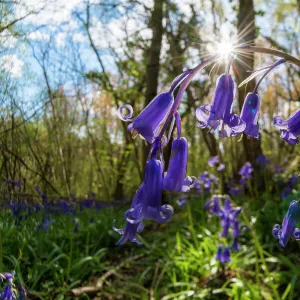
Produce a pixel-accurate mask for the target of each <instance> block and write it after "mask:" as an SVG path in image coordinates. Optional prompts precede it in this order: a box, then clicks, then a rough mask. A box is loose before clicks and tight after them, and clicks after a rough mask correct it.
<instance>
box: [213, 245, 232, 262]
mask: <svg viewBox="0 0 300 300" xmlns="http://www.w3.org/2000/svg"><path fill="white" fill-rule="evenodd" d="M216 260H217V261H219V262H220V263H222V264H226V263H229V262H231V258H230V250H229V247H224V249H223V246H222V245H219V246H218V250H217V254H216Z"/></svg>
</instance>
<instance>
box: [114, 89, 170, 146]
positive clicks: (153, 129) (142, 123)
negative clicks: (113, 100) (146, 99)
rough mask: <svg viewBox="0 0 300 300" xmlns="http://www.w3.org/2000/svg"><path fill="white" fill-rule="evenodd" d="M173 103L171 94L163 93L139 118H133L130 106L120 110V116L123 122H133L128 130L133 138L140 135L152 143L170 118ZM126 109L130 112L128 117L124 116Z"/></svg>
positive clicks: (124, 106) (122, 107)
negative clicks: (167, 118)
mask: <svg viewBox="0 0 300 300" xmlns="http://www.w3.org/2000/svg"><path fill="white" fill-rule="evenodd" d="M173 102H174V99H173V96H172V94H171V93H161V94H159V95H157V96H156V97H155V98H154V99H153V100H152V101H151V102H150V103H149V104H148V105H147V106H146V107H145V108H144V109H143V110H142V111H141V113H140V114H139V115H138V116H137V117H135V118H132V113H133V109H132V107H131V106H130V105H128V104H125V105H123V106H121V107H120V108H119V109H118V116H119V118H120V119H121V120H123V121H126V122H132V123H131V124H129V126H128V130H130V131H131V132H132V134H133V136H136V135H137V134H140V135H141V136H142V137H143V138H144V139H145V140H146V141H148V142H149V143H152V142H153V140H154V136H155V135H156V134H157V133H158V131H159V128H160V125H161V124H162V123H163V121H164V120H165V119H166V117H167V116H168V113H169V110H170V108H171V106H172V104H173ZM124 109H127V110H128V114H127V115H124V114H123V110H124Z"/></svg>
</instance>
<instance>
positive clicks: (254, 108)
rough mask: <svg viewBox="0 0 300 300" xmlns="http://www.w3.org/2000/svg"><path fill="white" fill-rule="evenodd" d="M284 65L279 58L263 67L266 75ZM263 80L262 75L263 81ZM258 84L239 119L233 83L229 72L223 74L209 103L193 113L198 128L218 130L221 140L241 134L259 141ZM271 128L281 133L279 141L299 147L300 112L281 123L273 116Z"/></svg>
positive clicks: (278, 118)
mask: <svg viewBox="0 0 300 300" xmlns="http://www.w3.org/2000/svg"><path fill="white" fill-rule="evenodd" d="M284 62H285V60H283V59H281V60H279V61H277V62H276V63H274V64H273V65H271V66H270V67H267V68H264V69H265V70H266V73H265V74H268V73H269V72H270V71H271V70H272V69H274V68H275V67H277V66H279V65H280V64H282V63H284ZM264 77H265V75H264V76H263V77H262V78H264ZM260 82H261V80H260V81H259V83H260ZM259 83H258V84H257V85H256V87H255V89H254V91H253V92H251V93H248V94H247V95H246V98H245V100H244V104H243V107H242V111H241V115H240V116H238V115H236V114H234V113H232V105H233V100H234V93H235V82H234V80H233V79H232V77H231V75H230V74H229V73H225V74H222V75H221V76H220V77H219V78H218V80H217V84H216V90H215V94H214V97H213V101H212V104H204V105H202V106H200V107H199V108H197V110H196V117H197V121H198V126H199V127H200V128H206V127H208V128H210V129H212V130H217V131H218V133H219V136H220V137H232V136H237V135H239V134H241V133H244V134H246V135H247V136H248V137H250V138H254V139H259V138H260V132H259V125H258V117H259V109H260V97H259V94H258V92H257V89H258V86H259ZM274 126H275V127H276V128H277V129H279V130H280V131H281V138H283V139H284V140H285V141H286V142H288V143H289V144H290V145H295V144H298V142H299V140H298V139H299V136H300V110H298V111H296V112H295V113H294V114H292V115H291V116H290V117H289V118H288V119H287V120H284V119H283V118H282V117H281V116H276V117H275V118H274Z"/></svg>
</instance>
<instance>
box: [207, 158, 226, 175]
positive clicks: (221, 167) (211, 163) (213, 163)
mask: <svg viewBox="0 0 300 300" xmlns="http://www.w3.org/2000/svg"><path fill="white" fill-rule="evenodd" d="M207 163H208V165H209V166H210V167H214V166H217V171H219V172H221V171H223V170H224V169H225V165H224V164H222V163H220V158H219V156H212V157H211V158H209V159H208V161H207Z"/></svg>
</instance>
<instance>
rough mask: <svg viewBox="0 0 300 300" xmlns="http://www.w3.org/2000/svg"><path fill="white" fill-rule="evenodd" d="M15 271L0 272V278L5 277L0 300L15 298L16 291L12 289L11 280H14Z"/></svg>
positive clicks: (13, 299) (12, 299)
mask: <svg viewBox="0 0 300 300" xmlns="http://www.w3.org/2000/svg"><path fill="white" fill-rule="evenodd" d="M14 276H15V272H12V273H0V280H1V279H3V278H5V279H6V281H7V282H6V286H5V288H4V291H3V293H0V299H1V300H15V299H16V293H15V290H14V288H13V287H14V285H13V280H14Z"/></svg>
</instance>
